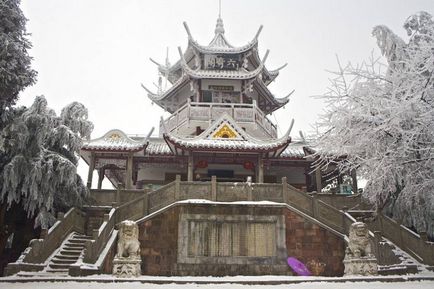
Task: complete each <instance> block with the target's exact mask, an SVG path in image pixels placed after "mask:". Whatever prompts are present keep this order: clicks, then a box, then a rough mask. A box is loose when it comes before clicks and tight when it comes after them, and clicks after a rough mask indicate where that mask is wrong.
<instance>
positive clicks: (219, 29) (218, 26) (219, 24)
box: [214, 15, 225, 35]
mask: <svg viewBox="0 0 434 289" xmlns="http://www.w3.org/2000/svg"><path fill="white" fill-rule="evenodd" d="M214 32H215V34H216V35H217V34H224V33H225V28H224V25H223V19H221V17H220V15H219V18H217V24H216V26H215V30H214Z"/></svg>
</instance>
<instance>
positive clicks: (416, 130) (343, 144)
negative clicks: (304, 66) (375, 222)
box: [317, 12, 434, 237]
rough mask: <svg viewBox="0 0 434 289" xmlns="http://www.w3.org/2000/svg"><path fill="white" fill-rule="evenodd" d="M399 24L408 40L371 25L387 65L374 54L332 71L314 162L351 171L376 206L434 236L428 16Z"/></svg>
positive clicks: (433, 98)
mask: <svg viewBox="0 0 434 289" xmlns="http://www.w3.org/2000/svg"><path fill="white" fill-rule="evenodd" d="M404 28H405V29H406V30H407V32H408V35H409V39H408V41H407V42H406V41H404V40H403V39H401V38H400V37H399V36H397V35H396V34H394V33H393V32H392V31H391V30H390V29H389V28H387V27H386V26H383V25H381V26H376V27H375V28H374V30H373V35H374V36H375V37H376V38H377V42H378V46H379V48H380V49H381V52H382V54H383V55H384V56H385V58H386V60H387V64H386V65H383V64H381V63H380V62H379V59H374V58H372V59H371V61H370V62H367V63H363V64H361V65H357V66H353V65H351V64H349V65H347V66H346V67H342V66H340V69H339V71H337V72H336V73H335V74H336V77H335V78H334V79H332V81H331V86H330V91H329V93H327V94H326V95H324V99H325V100H326V102H327V104H328V109H327V112H326V113H325V115H324V116H323V120H322V122H321V123H320V127H321V128H322V129H323V131H324V132H325V133H323V134H322V135H321V136H320V137H319V139H318V153H317V156H319V158H320V159H319V161H318V165H319V166H321V167H322V168H326V167H327V166H328V165H330V164H331V163H335V162H338V165H339V168H340V170H342V171H346V170H352V169H357V170H358V172H359V175H360V176H361V177H363V178H364V179H366V180H367V184H366V187H365V191H364V193H365V197H367V198H368V199H369V200H371V201H372V202H373V203H374V204H375V205H376V206H377V209H378V210H383V212H386V213H387V214H389V215H390V216H392V217H393V218H394V219H396V220H398V221H402V222H403V224H404V225H406V226H408V227H412V228H415V229H416V230H418V231H425V232H428V233H429V235H430V236H431V237H434V76H433V72H434V22H433V20H432V16H431V15H430V14H428V13H426V12H420V13H418V14H416V15H413V16H411V17H409V18H408V19H407V21H405V23H404ZM382 68H385V69H383V70H384V72H383V71H382ZM337 155H340V156H342V155H345V156H346V159H345V161H338V159H337V158H336V156H337Z"/></svg>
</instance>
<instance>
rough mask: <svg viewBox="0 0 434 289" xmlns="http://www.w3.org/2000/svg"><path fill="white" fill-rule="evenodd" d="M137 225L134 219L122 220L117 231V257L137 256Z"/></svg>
mask: <svg viewBox="0 0 434 289" xmlns="http://www.w3.org/2000/svg"><path fill="white" fill-rule="evenodd" d="M138 237H139V227H138V226H137V224H136V223H135V222H134V221H129V220H126V221H123V222H122V223H121V225H120V228H119V232H118V253H117V255H116V257H118V258H129V259H134V258H139V257H140V243H139V240H138Z"/></svg>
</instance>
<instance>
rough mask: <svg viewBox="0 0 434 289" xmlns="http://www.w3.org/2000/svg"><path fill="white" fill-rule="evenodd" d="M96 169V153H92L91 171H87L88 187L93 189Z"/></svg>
mask: <svg viewBox="0 0 434 289" xmlns="http://www.w3.org/2000/svg"><path fill="white" fill-rule="evenodd" d="M94 169H95V153H94V152H92V153H90V163H89V171H88V173H87V188H88V189H91V187H92V177H93V170H94Z"/></svg>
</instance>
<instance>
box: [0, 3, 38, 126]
mask: <svg viewBox="0 0 434 289" xmlns="http://www.w3.org/2000/svg"><path fill="white" fill-rule="evenodd" d="M19 4H20V1H19V0H0V128H2V127H3V126H4V123H5V122H6V120H7V118H8V116H10V114H11V106H12V105H13V104H15V102H16V100H17V99H18V94H19V92H20V91H22V90H23V89H24V88H26V87H27V86H29V85H32V84H33V83H34V82H35V79H36V72H35V71H34V70H33V69H31V67H30V64H31V60H32V58H31V57H30V56H29V55H28V52H27V50H28V49H29V48H30V47H31V44H30V42H29V40H28V39H27V38H26V36H27V34H26V22H27V19H26V18H25V17H24V15H23V12H22V11H21V9H20V7H19Z"/></svg>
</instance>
